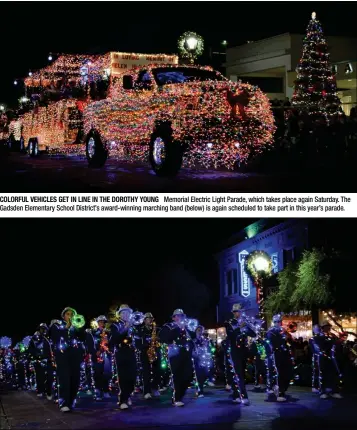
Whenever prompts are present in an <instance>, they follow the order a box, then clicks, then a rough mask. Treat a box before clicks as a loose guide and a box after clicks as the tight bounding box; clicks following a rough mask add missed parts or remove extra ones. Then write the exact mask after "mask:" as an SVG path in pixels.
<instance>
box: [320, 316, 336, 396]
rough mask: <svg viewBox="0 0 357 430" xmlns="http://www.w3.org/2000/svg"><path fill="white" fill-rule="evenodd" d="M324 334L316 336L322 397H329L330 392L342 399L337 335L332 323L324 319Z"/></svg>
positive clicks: (322, 325) (322, 327) (322, 326)
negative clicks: (332, 328)
mask: <svg viewBox="0 0 357 430" xmlns="http://www.w3.org/2000/svg"><path fill="white" fill-rule="evenodd" d="M321 329H322V334H321V335H320V336H316V337H314V342H315V344H316V348H317V349H318V365H319V378H320V393H321V395H320V398H321V399H327V398H328V397H329V393H330V394H331V397H333V398H335V399H342V396H341V394H340V393H339V377H340V371H339V368H338V365H337V361H336V357H335V348H336V337H335V336H334V335H332V333H331V324H330V323H329V322H328V321H323V323H322V324H321Z"/></svg>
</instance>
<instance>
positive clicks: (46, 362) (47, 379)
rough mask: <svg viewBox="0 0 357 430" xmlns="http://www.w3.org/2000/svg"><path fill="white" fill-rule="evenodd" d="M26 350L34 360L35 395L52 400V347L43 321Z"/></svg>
mask: <svg viewBox="0 0 357 430" xmlns="http://www.w3.org/2000/svg"><path fill="white" fill-rule="evenodd" d="M28 352H29V355H30V357H31V359H32V361H33V362H34V367H35V375H36V389H37V396H39V397H42V396H43V395H46V396H47V400H52V383H53V366H52V348H51V344H50V341H49V339H48V327H47V325H46V324H45V323H42V324H40V325H39V327H38V331H36V333H35V334H34V335H33V336H32V338H31V340H30V343H29V348H28Z"/></svg>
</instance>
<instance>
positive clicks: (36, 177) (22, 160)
mask: <svg viewBox="0 0 357 430" xmlns="http://www.w3.org/2000/svg"><path fill="white" fill-rule="evenodd" d="M282 169H283V170H277V169H271V170H270V171H269V172H264V173H262V172H260V173H254V172H243V171H242V172H231V171H227V170H213V169H212V170H208V169H190V168H182V169H181V171H180V172H179V174H178V176H177V177H175V178H172V179H170V178H162V177H158V176H156V175H155V173H154V172H153V171H152V170H151V168H150V166H149V163H139V162H126V161H118V160H116V159H109V160H108V162H107V163H106V165H105V167H103V168H101V169H90V168H88V165H87V160H86V159H85V157H83V156H49V155H41V156H40V157H38V158H31V157H29V156H28V155H26V154H19V153H3V154H1V156H0V192H13V193H14V192H40V193H41V192H108V193H112V192H124V193H125V192H128V193H140V192H153V193H157V192H173V193H174V192H178V193H179V192H190V193H193V192H196V193H200V192H201V193H206V192H208V193H217V192H251V193H254V192H310V193H313V192H328V193H332V192H340V190H341V184H344V186H343V191H344V192H345V193H346V192H352V191H353V188H354V181H353V175H354V174H355V173H354V170H353V169H344V171H343V172H337V171H336V170H335V169H334V172H335V173H334V174H333V175H332V174H331V170H332V169H330V168H329V169H325V170H324V171H319V170H317V169H311V170H306V169H303V170H300V171H297V170H293V169H290V166H289V165H283V168H282Z"/></svg>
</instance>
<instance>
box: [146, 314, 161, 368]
mask: <svg viewBox="0 0 357 430" xmlns="http://www.w3.org/2000/svg"><path fill="white" fill-rule="evenodd" d="M152 325H153V329H152V333H151V342H150V346H149V348H148V357H149V362H150V363H151V364H152V363H153V362H154V361H155V360H157V352H156V349H157V348H158V346H159V343H158V341H157V335H156V323H155V322H153V323H152Z"/></svg>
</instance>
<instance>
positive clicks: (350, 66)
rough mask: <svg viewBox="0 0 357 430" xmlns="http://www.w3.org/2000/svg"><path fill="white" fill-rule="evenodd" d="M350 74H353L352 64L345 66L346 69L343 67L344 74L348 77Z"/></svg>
mask: <svg viewBox="0 0 357 430" xmlns="http://www.w3.org/2000/svg"><path fill="white" fill-rule="evenodd" d="M352 72H353V67H352V64H351V63H348V64H346V67H345V73H346V75H349V74H350V73H352Z"/></svg>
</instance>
